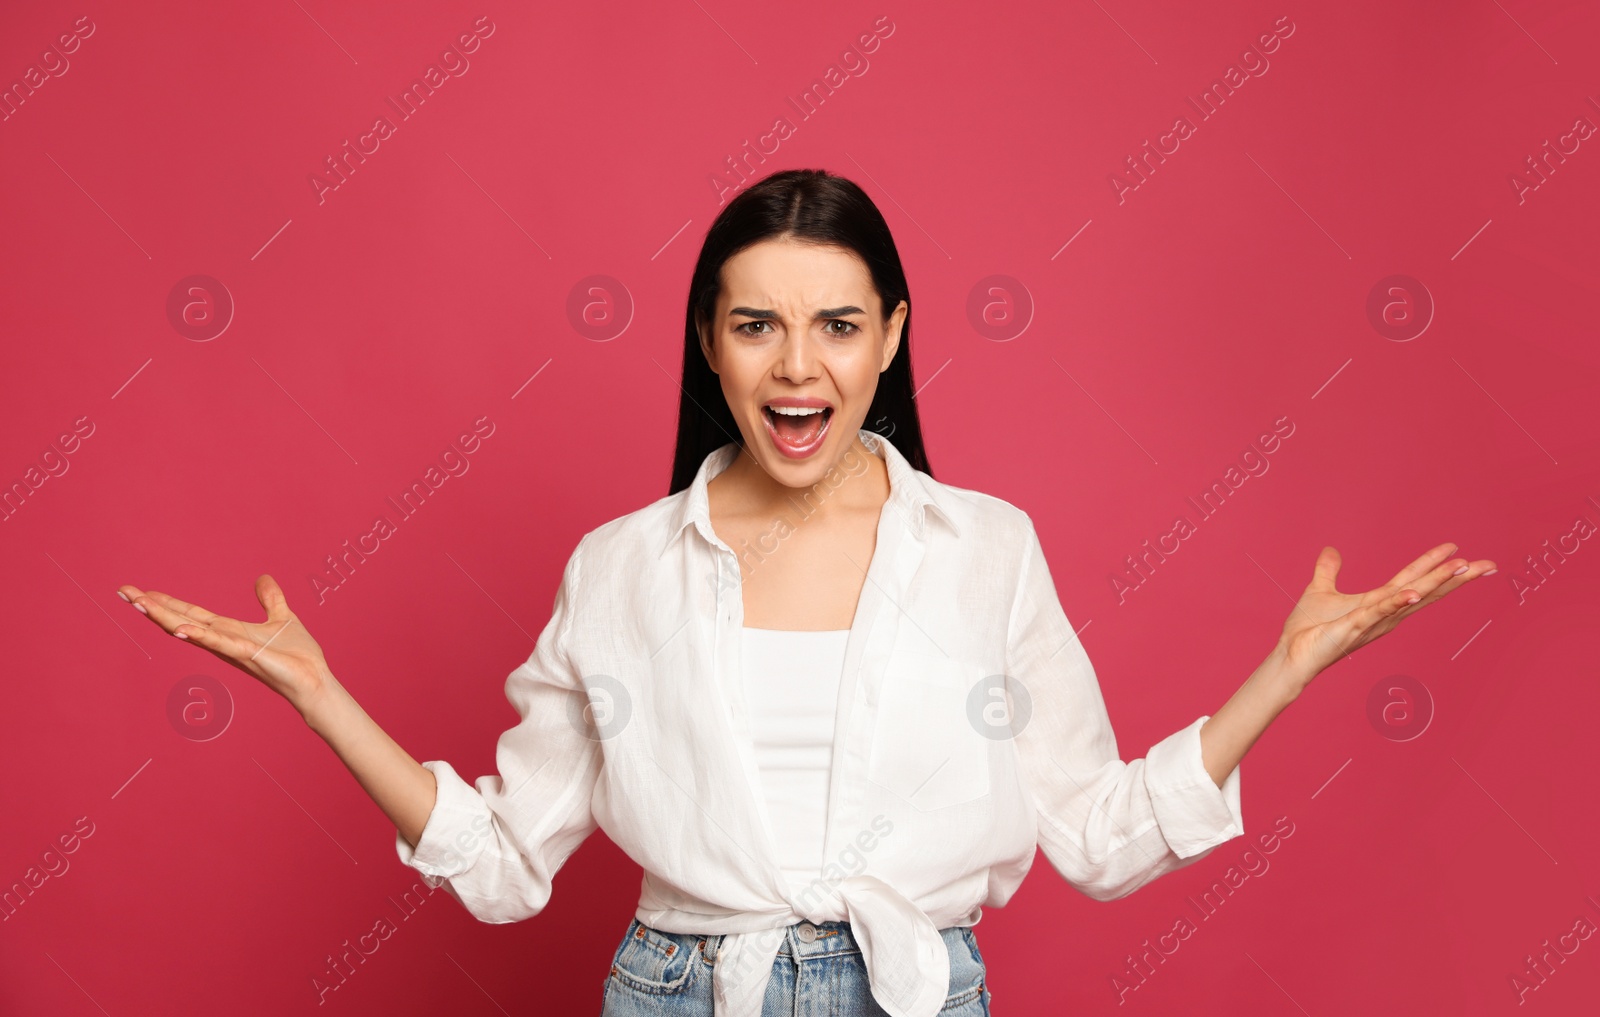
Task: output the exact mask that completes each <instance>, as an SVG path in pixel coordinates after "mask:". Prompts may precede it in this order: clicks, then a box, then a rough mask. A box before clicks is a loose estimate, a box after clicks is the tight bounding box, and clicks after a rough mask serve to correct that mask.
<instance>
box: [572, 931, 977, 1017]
mask: <svg viewBox="0 0 1600 1017" xmlns="http://www.w3.org/2000/svg"><path fill="white" fill-rule="evenodd" d="M811 932H814V933H815V935H814V936H812V935H810V933H811ZM939 935H940V936H942V937H943V938H944V942H945V946H946V947H947V948H948V949H949V951H950V990H949V996H948V998H947V999H946V1000H945V1005H944V1008H943V1009H941V1010H940V1011H939V1012H940V1013H941V1014H943V1015H946V1017H989V1001H990V998H991V994H990V992H989V988H988V985H987V984H986V983H985V974H986V972H985V968H984V963H983V955H982V954H981V953H979V952H978V939H977V936H976V935H974V934H973V931H972V928H971V927H970V926H965V925H958V926H952V927H950V928H948V929H942V930H940V932H939ZM807 938H810V940H811V941H810V942H807V941H806V940H807ZM721 942H722V937H721V936H703V935H697V934H694V933H676V932H662V931H660V930H658V929H653V928H651V927H650V926H648V925H645V924H643V923H642V922H640V921H639V920H638V919H637V918H635V919H633V920H632V921H630V922H629V923H628V931H627V934H626V935H625V936H623V939H622V945H621V946H619V947H618V948H617V952H616V955H615V956H614V957H613V958H612V960H611V971H610V973H609V974H608V975H607V976H606V981H605V992H604V995H603V996H602V997H601V998H602V1002H601V1010H600V1017H712V997H711V976H712V972H713V965H714V964H716V960H717V948H718V946H719V945H720V944H721ZM761 1017H887V1014H886V1013H885V1011H884V1009H883V1008H882V1007H881V1006H879V1005H878V1004H877V1001H876V1000H874V999H873V998H872V990H871V988H870V987H869V986H868V983H867V969H866V965H865V964H864V963H863V961H862V957H861V947H860V945H859V944H858V943H857V942H856V941H855V937H854V936H852V935H851V933H850V924H849V923H848V922H815V923H813V922H801V923H800V924H798V925H791V926H789V927H788V929H787V930H785V936H784V942H783V944H782V945H780V946H779V947H778V957H777V960H775V961H774V962H773V965H772V981H771V982H769V983H768V985H767V995H766V999H765V1000H764V1001H763V1003H762V1008H761Z"/></svg>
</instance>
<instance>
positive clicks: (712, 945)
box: [686, 921, 966, 963]
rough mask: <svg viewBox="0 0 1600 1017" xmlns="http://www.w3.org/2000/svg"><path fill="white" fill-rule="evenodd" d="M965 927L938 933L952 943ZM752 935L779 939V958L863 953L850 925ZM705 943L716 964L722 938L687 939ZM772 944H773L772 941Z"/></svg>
mask: <svg viewBox="0 0 1600 1017" xmlns="http://www.w3.org/2000/svg"><path fill="white" fill-rule="evenodd" d="M965 930H966V927H965V926H952V927H950V928H948V929H941V930H939V932H940V935H941V936H943V937H945V940H946V942H947V943H948V942H951V940H950V938H949V937H951V936H961V935H965V934H966V931H965ZM747 935H751V936H772V937H775V938H777V939H778V952H777V955H778V956H779V957H794V958H797V959H801V960H803V959H805V958H807V957H825V956H829V955H832V954H843V953H860V952H861V944H860V943H858V942H856V938H855V935H854V934H853V933H852V932H851V931H850V923H849V922H842V921H841V922H809V921H802V922H799V923H797V924H794V925H788V926H783V927H781V928H775V929H761V930H758V931H756V932H751V933H747ZM686 938H693V939H698V940H700V941H702V944H703V945H701V947H700V949H701V951H702V952H703V953H704V954H705V957H706V960H707V961H710V962H712V963H715V962H716V959H717V953H718V951H719V950H720V949H721V947H722V940H723V938H724V937H723V936H722V935H708V936H694V937H686ZM769 942H770V941H769Z"/></svg>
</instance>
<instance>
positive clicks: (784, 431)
mask: <svg viewBox="0 0 1600 1017" xmlns="http://www.w3.org/2000/svg"><path fill="white" fill-rule="evenodd" d="M761 417H762V419H763V420H765V421H766V422H767V433H768V434H770V435H771V436H772V442H773V444H774V445H776V446H777V448H778V451H779V452H781V453H783V454H784V455H786V456H788V457H789V458H791V459H801V458H804V457H805V456H808V455H810V454H811V453H813V452H815V451H816V450H817V449H818V448H819V447H821V445H822V439H823V438H824V437H826V436H827V433H828V423H829V422H830V421H831V420H832V419H833V407H832V406H771V405H768V406H763V407H761Z"/></svg>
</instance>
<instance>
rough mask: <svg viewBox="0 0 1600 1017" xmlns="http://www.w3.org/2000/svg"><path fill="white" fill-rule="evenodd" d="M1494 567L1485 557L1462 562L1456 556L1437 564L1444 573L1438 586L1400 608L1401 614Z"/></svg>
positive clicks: (1413, 609)
mask: <svg viewBox="0 0 1600 1017" xmlns="http://www.w3.org/2000/svg"><path fill="white" fill-rule="evenodd" d="M1494 567H1495V566H1494V562H1492V561H1490V560H1488V559H1487V558H1485V559H1480V560H1479V561H1473V562H1464V561H1462V560H1461V559H1459V558H1456V559H1453V560H1451V561H1447V562H1445V563H1444V564H1443V565H1441V566H1439V568H1438V570H1436V571H1440V572H1445V573H1446V576H1445V578H1444V581H1443V582H1441V583H1440V584H1439V585H1438V586H1436V587H1434V589H1433V592H1431V593H1428V594H1426V595H1424V596H1423V598H1422V599H1421V600H1419V601H1417V602H1416V603H1415V604H1411V605H1409V606H1408V607H1406V608H1405V609H1404V610H1402V611H1401V616H1402V617H1404V616H1406V615H1410V614H1415V613H1416V612H1418V611H1420V610H1422V609H1423V608H1425V607H1427V606H1428V605H1429V604H1432V603H1433V602H1434V601H1436V600H1442V599H1443V598H1444V597H1445V596H1446V595H1447V594H1449V593H1450V592H1451V591H1453V590H1455V589H1457V588H1459V587H1461V586H1462V585H1464V584H1466V583H1469V582H1471V581H1472V580H1474V579H1476V578H1478V577H1479V576H1481V575H1483V574H1485V573H1487V572H1492V571H1494ZM1457 569H1461V570H1462V571H1461V574H1460V575H1456V574H1455V573H1456V570H1457ZM1413 588H1414V587H1413Z"/></svg>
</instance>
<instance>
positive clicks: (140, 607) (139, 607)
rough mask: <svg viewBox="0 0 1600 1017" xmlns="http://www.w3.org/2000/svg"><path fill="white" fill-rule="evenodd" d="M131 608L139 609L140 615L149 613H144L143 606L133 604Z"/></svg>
mask: <svg viewBox="0 0 1600 1017" xmlns="http://www.w3.org/2000/svg"><path fill="white" fill-rule="evenodd" d="M133 606H134V607H136V608H138V609H139V613H140V614H149V613H150V612H149V611H146V610H145V609H144V605H143V604H135V605H133Z"/></svg>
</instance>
